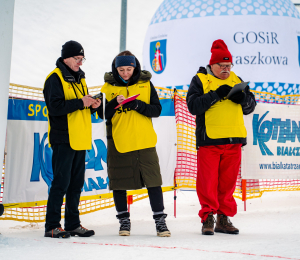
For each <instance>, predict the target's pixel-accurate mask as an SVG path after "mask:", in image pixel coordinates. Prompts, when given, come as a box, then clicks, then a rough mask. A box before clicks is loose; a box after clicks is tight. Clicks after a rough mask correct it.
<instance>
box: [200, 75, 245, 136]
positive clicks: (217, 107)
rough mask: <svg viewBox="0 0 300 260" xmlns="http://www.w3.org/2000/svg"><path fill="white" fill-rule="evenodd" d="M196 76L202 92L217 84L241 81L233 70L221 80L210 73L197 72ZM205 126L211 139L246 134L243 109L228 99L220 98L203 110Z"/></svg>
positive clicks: (232, 84)
mask: <svg viewBox="0 0 300 260" xmlns="http://www.w3.org/2000/svg"><path fill="white" fill-rule="evenodd" d="M197 76H198V77H199V79H200V80H201V82H202V85H203V91H204V94H206V93H208V92H209V91H211V90H212V91H215V90H216V89H217V88H219V86H221V85H224V84H227V85H229V86H231V87H233V86H234V85H235V84H238V83H240V82H241V80H240V79H239V78H238V76H237V75H236V74H235V73H234V72H232V71H231V72H230V76H229V77H228V78H227V79H225V80H221V79H218V78H216V77H214V76H213V75H210V74H207V75H205V74H202V73H198V74H197ZM205 126H206V133H207V136H208V137H209V138H211V139H219V138H230V137H232V138H233V137H242V138H245V137H246V136H247V131H246V127H245V125H244V118H243V110H242V106H241V105H240V104H236V103H234V102H232V101H231V100H229V99H226V100H220V101H218V102H216V103H215V104H214V105H212V106H211V107H210V108H209V109H208V110H207V111H206V112H205Z"/></svg>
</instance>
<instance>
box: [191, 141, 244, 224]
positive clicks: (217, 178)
mask: <svg viewBox="0 0 300 260" xmlns="http://www.w3.org/2000/svg"><path fill="white" fill-rule="evenodd" d="M241 146H242V145H241V144H226V145H213V146H200V147H199V150H198V153H197V183H196V190H197V195H198V198H199V201H200V205H201V209H200V211H199V217H200V218H201V221H202V222H204V221H205V220H206V218H207V216H208V214H209V213H210V212H213V214H216V213H217V214H224V215H226V216H229V217H233V216H234V215H235V214H236V212H237V206H236V202H235V200H234V198H233V196H232V195H233V192H234V190H235V186H236V179H237V175H238V173H239V167H240V163H241Z"/></svg>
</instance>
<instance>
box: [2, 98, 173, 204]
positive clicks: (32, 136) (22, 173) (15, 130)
mask: <svg viewBox="0 0 300 260" xmlns="http://www.w3.org/2000/svg"><path fill="white" fill-rule="evenodd" d="M92 123H93V124H92V131H93V142H92V150H90V151H87V153H86V172H85V182H84V186H83V189H82V193H81V199H82V200H84V199H97V198H101V197H103V196H104V195H105V194H108V193H109V192H110V191H109V189H108V183H109V179H108V177H107V164H106V162H107V143H106V135H105V125H104V122H103V120H101V119H100V118H98V117H97V116H94V115H92ZM153 125H154V128H155V130H156V133H157V136H158V144H157V151H158V155H159V160H160V167H161V172H162V177H163V187H170V186H173V178H174V169H175V165H176V146H175V143H176V126H175V118H174V116H173V117H172V116H166V114H165V116H162V117H160V118H158V119H154V120H153ZM170 128H171V129H173V130H174V131H172V130H170ZM47 131H48V122H47V109H46V106H45V103H44V102H41V101H32V100H9V108H8V126H7V156H6V162H5V183H4V194H3V204H6V206H8V207H26V206H35V205H45V204H46V200H47V199H48V191H49V187H50V185H51V182H52V179H53V172H52V163H51V161H52V149H51V148H49V147H48V137H47Z"/></svg>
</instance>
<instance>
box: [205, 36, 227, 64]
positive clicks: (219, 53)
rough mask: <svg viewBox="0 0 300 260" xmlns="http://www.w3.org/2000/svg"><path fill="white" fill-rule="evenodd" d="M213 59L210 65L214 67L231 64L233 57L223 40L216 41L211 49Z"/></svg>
mask: <svg viewBox="0 0 300 260" xmlns="http://www.w3.org/2000/svg"><path fill="white" fill-rule="evenodd" d="M210 51H211V58H210V61H209V65H213V64H216V63H219V62H231V63H232V56H231V54H230V52H229V50H228V48H227V45H226V44H225V42H224V41H223V40H220V39H219V40H215V41H214V42H213V44H212V47H211V50H210Z"/></svg>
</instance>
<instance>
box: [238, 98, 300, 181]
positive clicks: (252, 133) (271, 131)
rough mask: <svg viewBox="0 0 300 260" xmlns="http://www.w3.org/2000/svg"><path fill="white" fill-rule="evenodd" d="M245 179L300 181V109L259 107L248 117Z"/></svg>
mask: <svg viewBox="0 0 300 260" xmlns="http://www.w3.org/2000/svg"><path fill="white" fill-rule="evenodd" d="M244 120H245V125H246V128H247V145H246V146H245V147H244V148H243V152H242V173H241V174H242V178H243V179H300V160H299V159H300V106H298V105H282V104H264V103H259V104H257V106H256V108H255V111H254V112H253V113H252V114H250V115H247V116H244Z"/></svg>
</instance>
